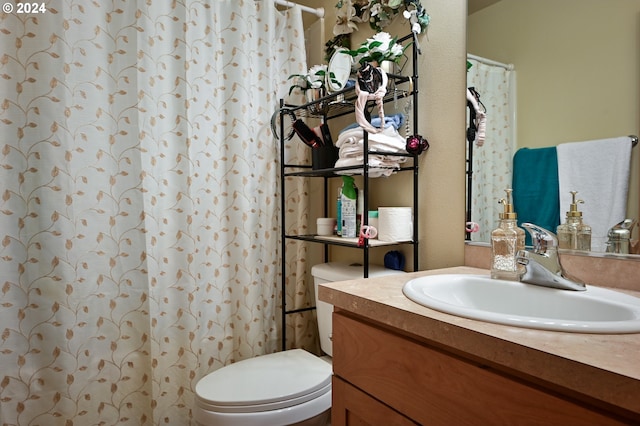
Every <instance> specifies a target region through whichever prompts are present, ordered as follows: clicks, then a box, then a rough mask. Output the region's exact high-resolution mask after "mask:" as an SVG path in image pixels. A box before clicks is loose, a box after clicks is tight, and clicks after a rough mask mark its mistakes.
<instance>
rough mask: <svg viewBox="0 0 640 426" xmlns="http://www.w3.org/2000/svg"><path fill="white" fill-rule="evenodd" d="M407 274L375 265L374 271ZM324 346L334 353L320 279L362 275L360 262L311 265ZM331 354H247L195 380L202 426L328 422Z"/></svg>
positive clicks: (328, 307) (197, 416) (328, 308)
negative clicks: (237, 360)
mask: <svg viewBox="0 0 640 426" xmlns="http://www.w3.org/2000/svg"><path fill="white" fill-rule="evenodd" d="M398 273H402V272H401V271H394V270H391V269H385V268H382V267H380V266H370V267H369V276H370V277H371V276H380V275H391V274H398ZM311 274H312V275H313V278H314V286H315V294H316V308H317V317H318V332H319V335H320V346H321V348H322V351H323V352H324V353H326V354H327V355H329V356H331V354H332V350H331V313H332V312H333V306H331V305H330V304H328V303H326V302H322V301H319V300H318V297H317V295H318V284H321V283H326V282H335V281H343V280H348V279H353V278H361V277H362V266H361V265H346V264H343V263H322V264H319V265H315V266H314V267H313V268H311ZM331 374H332V368H331V359H330V358H329V357H327V356H325V357H317V356H315V355H312V354H310V353H309V352H306V351H304V350H302V349H292V350H288V351H284V352H277V353H273V354H269V355H263V356H259V357H255V358H251V359H246V360H243V361H240V362H236V363H234V364H231V365H228V366H226V367H223V368H220V369H219V370H216V371H214V372H213V373H210V374H207V375H206V376H204V377H203V378H202V379H200V381H198V383H197V384H196V406H195V407H194V410H193V415H194V419H195V421H196V423H197V424H198V425H201V426H278V425H305V426H324V425H328V424H329V423H330V417H331V415H330V414H331Z"/></svg>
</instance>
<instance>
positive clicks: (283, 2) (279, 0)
mask: <svg viewBox="0 0 640 426" xmlns="http://www.w3.org/2000/svg"><path fill="white" fill-rule="evenodd" d="M273 2H274V3H275V4H279V5H280V6H285V7H294V6H300V10H302V11H303V12H308V13H313V14H314V15H316V16H317V17H318V18H324V7H319V8H317V9H316V8H313V7H309V6H303V5H301V4H298V3H294V2H292V1H288V0H273Z"/></svg>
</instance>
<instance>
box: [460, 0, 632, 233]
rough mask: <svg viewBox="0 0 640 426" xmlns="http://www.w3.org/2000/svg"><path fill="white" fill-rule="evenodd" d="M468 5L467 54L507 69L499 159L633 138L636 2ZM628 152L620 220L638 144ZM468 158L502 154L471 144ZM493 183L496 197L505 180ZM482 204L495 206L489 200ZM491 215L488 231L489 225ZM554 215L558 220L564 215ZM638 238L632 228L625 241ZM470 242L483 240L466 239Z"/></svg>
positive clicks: (480, 0) (491, 0) (483, 1)
mask: <svg viewBox="0 0 640 426" xmlns="http://www.w3.org/2000/svg"><path fill="white" fill-rule="evenodd" d="M468 6H469V8H468V13H469V14H468V16H467V52H468V53H469V54H472V55H476V56H478V57H482V58H488V59H490V60H493V61H497V62H500V63H503V64H513V66H514V69H515V73H516V77H515V87H516V101H515V111H516V113H515V122H514V134H515V137H514V140H515V142H514V143H513V144H512V145H513V146H512V148H511V149H512V152H510V153H509V154H508V155H507V159H508V160H507V161H510V159H511V158H512V157H513V154H514V153H515V152H516V150H517V149H519V148H523V147H528V148H541V147H549V146H556V145H558V144H560V143H563V142H578V141H587V140H594V139H605V138H612V137H618V136H626V135H638V133H639V132H640V130H639V127H640V122H639V120H640V118H639V117H640V82H639V80H640V79H639V78H638V75H640V2H638V1H637V0H610V1H606V2H605V1H601V0H536V1H535V2H533V1H528V0H468ZM476 89H477V90H478V92H479V93H480V95H481V98H480V99H481V101H482V102H483V103H484V104H485V106H486V108H487V114H488V115H490V114H492V112H493V113H495V112H496V108H495V105H490V104H487V103H486V102H484V99H483V98H482V88H481V87H476ZM500 113H503V112H502V111H501V112H500ZM481 150H484V152H481ZM631 151H632V157H631V171H630V176H631V178H630V184H629V197H628V201H627V217H630V218H636V219H637V218H639V217H640V200H639V197H640V182H639V181H640V145H639V146H636V147H635V148H633V149H632V150H631ZM476 155H486V156H490V157H492V158H493V157H495V156H496V155H505V154H504V153H502V154H501V153H497V152H493V151H492V148H491V146H490V141H487V142H486V143H485V145H483V146H482V147H478V148H475V145H474V156H476ZM477 167H482V164H480V165H478V166H477ZM475 173H476V170H474V174H475ZM499 177H501V178H503V179H502V181H500V180H499V179H497V182H496V183H495V185H500V188H499V189H498V190H499V191H502V190H503V189H504V188H505V187H507V186H510V185H511V177H510V176H509V177H508V178H506V179H505V178H504V177H503V176H499ZM561 195H562V194H561ZM588 201H589V200H585V202H588ZM487 203H495V204H496V208H499V207H500V206H498V205H497V199H489V200H487ZM497 211H498V210H496V214H495V215H494V216H493V217H494V220H493V222H492V223H490V224H489V225H488V227H489V228H493V227H495V225H496V223H497ZM560 216H561V221H562V222H564V217H565V212H564V211H562V212H560ZM472 220H473V215H472ZM585 222H586V223H588V218H586V217H585ZM613 225H615V224H614V223H612V224H611V226H613ZM489 232H490V229H489ZM639 233H640V232H639V231H638V230H637V229H636V230H635V231H634V235H633V238H634V239H637V238H638V234H639ZM485 235H486V233H485ZM471 240H472V241H484V242H488V241H489V240H488V238H484V239H481V240H479V239H477V238H475V239H474V237H473V234H472V236H471Z"/></svg>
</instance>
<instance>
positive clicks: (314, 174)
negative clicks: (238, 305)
mask: <svg viewBox="0 0 640 426" xmlns="http://www.w3.org/2000/svg"><path fill="white" fill-rule="evenodd" d="M413 37H414V36H413V34H409V35H407V36H405V37H402V38H399V39H398V40H397V42H399V43H409V42H411V41H413ZM407 50H410V51H411V53H412V57H411V59H412V61H411V63H412V75H411V76H406V75H396V74H388V79H389V80H388V86H387V87H389V85H393V90H388V92H387V94H386V96H385V98H384V103H388V102H391V101H395V100H397V99H401V98H406V97H409V96H411V97H413V111H412V115H413V120H412V123H413V134H418V120H417V117H418V112H419V109H418V53H419V52H418V48H417V46H416V45H415V43H414V44H412V48H411V49H407ZM356 98H357V96H356V94H355V89H354V88H353V87H351V88H347V89H344V90H340V91H338V92H333V93H331V94H330V95H328V96H325V97H323V98H321V99H318V100H316V101H314V102H310V103H307V104H304V105H287V104H285V103H284V101H283V100H280V132H279V134H280V137H279V139H280V192H281V194H285V193H286V180H287V179H286V178H287V177H293V176H295V177H301V178H321V179H323V181H324V182H323V183H324V185H323V191H324V192H323V193H324V213H323V214H324V217H328V216H329V211H328V208H329V181H330V180H332V179H335V178H340V177H342V174H341V173H342V172H348V171H349V170H360V169H362V173H361V174H362V176H363V188H362V189H363V194H364V200H363V205H364V211H365V212H367V211H368V207H369V179H371V177H370V176H369V155H372V154H381V155H389V156H403V157H409V158H411V159H412V165H410V166H404V167H401V168H399V169H397V170H396V172H397V173H402V172H413V206H412V208H413V238H412V241H410V242H382V241H377V240H371V241H370V240H367V239H365V240H364V244H363V245H362V246H361V247H359V246H358V245H357V238H354V239H346V238H341V237H322V236H317V235H313V234H309V235H291V234H287V233H286V226H285V212H286V210H285V209H286V199H285V197H284V196H282V197H281V205H280V210H281V214H280V219H281V222H280V230H281V253H282V257H283V261H282V271H281V273H282V285H281V290H282V301H281V303H282V350H286V343H287V339H286V335H287V334H286V330H287V315H290V314H294V313H300V312H305V311H310V310H313V309H315V307H305V308H300V309H288V308H287V306H286V282H287V278H286V277H287V265H286V262H285V261H284V257H285V254H286V244H287V240H300V241H309V242H314V243H318V244H323V245H324V261H325V262H327V261H328V258H329V246H331V245H335V246H344V247H351V248H354V249H358V250H362V252H363V276H364V278H367V277H368V276H369V250H370V248H372V247H376V246H394V245H401V244H402V245H407V244H408V245H412V246H413V270H414V271H417V270H418V263H419V256H418V255H419V247H418V236H419V229H418V228H419V226H418V225H419V222H418V220H417V219H418V217H419V214H418V193H419V191H418V183H419V182H418V160H419V159H418V156H417V155H412V154H398V153H389V152H383V151H375V150H369V138H368V133H367V132H366V131H364V130H363V142H364V144H363V145H364V146H363V153H364V161H363V164H360V165H356V166H349V167H339V168H329V169H313V167H312V165H310V164H286V163H285V155H284V149H285V142H286V141H285V136H284V130H285V129H284V116H285V115H290V114H292V113H293V114H294V115H295V116H296V117H297V118H303V117H314V118H322V119H323V120H324V121H325V122H327V121H329V120H331V119H334V118H337V117H341V116H344V115H347V114H352V113H353V112H354V104H355V100H356ZM320 103H324V104H325V105H328V106H327V107H326V108H325V109H324V111H325V112H324V114H321V115H319V114H312V113H310V112H309V109H310V107H312V108H311V109H313V106H314V105H316V104H320ZM369 104H371V105H372V104H373V102H372V101H370V102H368V106H369ZM361 220H362V222H363V224H364V225H367V224H368V215H367V214H364V215H363V217H362V218H361Z"/></svg>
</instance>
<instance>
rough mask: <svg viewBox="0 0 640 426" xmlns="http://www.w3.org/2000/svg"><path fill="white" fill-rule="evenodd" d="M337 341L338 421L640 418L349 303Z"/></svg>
mask: <svg viewBox="0 0 640 426" xmlns="http://www.w3.org/2000/svg"><path fill="white" fill-rule="evenodd" d="M333 348H334V349H333V370H334V379H333V406H332V422H331V424H332V426H342V425H349V426H364V425H372V426H378V425H385V426H387V425H389V426H391V425H415V424H420V425H442V426H451V425H456V426H462V425H623V424H633V421H625V419H623V418H620V417H617V416H616V415H614V414H612V413H608V412H606V411H605V410H603V409H601V408H595V407H592V406H589V405H588V404H585V403H583V402H581V401H578V400H576V399H573V398H570V397H566V396H563V395H561V393H560V392H558V390H555V391H549V390H546V389H543V388H542V387H540V386H538V385H535V384H530V383H527V382H526V381H524V380H522V379H519V378H516V377H515V376H514V377H511V376H509V375H507V374H505V373H503V372H500V371H498V370H496V369H493V368H491V367H488V366H484V365H482V364H481V363H478V362H474V361H471V360H467V359H465V358H464V357H460V356H457V355H455V354H453V353H448V352H447V351H446V350H442V349H438V348H436V347H433V346H430V345H429V344H428V343H426V342H421V341H419V340H414V339H412V338H411V336H403V335H400V334H398V333H394V331H393V330H389V329H386V328H382V327H380V326H378V325H376V324H373V323H371V322H369V321H368V320H366V319H363V318H361V317H357V316H354V315H352V314H350V313H348V312H347V311H344V310H339V309H337V310H336V312H335V313H334V315H333Z"/></svg>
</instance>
